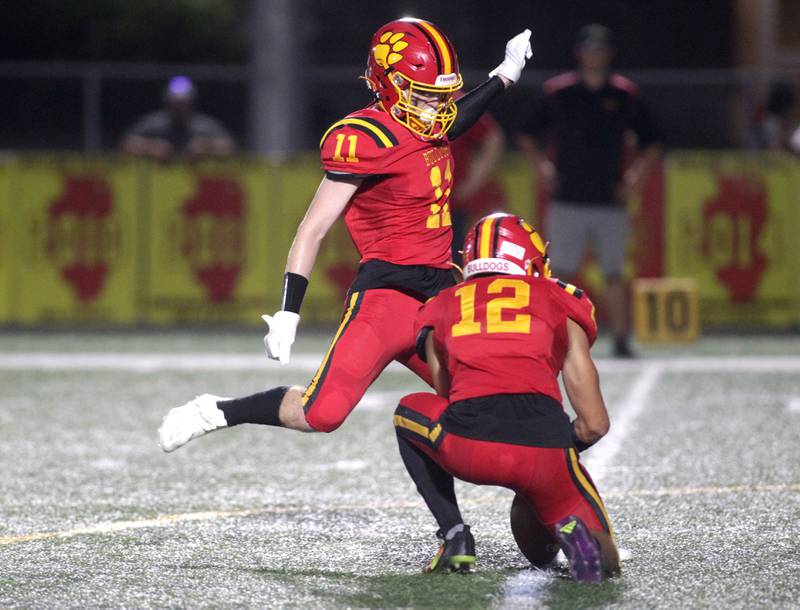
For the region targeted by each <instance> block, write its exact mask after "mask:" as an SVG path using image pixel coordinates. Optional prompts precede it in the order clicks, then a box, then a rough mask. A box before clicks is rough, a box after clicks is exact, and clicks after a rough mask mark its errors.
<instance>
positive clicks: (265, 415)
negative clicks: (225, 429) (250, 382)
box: [217, 385, 289, 426]
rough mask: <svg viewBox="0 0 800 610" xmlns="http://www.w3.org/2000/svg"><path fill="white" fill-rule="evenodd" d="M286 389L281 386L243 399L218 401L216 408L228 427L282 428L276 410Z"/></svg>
mask: <svg viewBox="0 0 800 610" xmlns="http://www.w3.org/2000/svg"><path fill="white" fill-rule="evenodd" d="M288 389H289V388H288V387H287V386H285V385H283V386H279V387H277V388H272V389H271V390H267V391H266V392H259V393H258V394H251V395H250V396H245V397H244V398H233V399H231V400H220V401H218V402H217V407H218V408H219V410H220V411H222V412H223V413H224V414H225V421H226V422H228V425H229V426H236V425H238V424H264V425H266V426H282V424H281V420H280V419H279V418H278V409H279V408H280V406H281V400H283V397H284V395H285V394H286V391H287V390H288Z"/></svg>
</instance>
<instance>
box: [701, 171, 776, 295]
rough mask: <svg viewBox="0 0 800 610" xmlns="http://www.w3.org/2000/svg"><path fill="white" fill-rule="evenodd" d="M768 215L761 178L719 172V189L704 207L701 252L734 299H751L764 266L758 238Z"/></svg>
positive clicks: (765, 192) (763, 256)
mask: <svg viewBox="0 0 800 610" xmlns="http://www.w3.org/2000/svg"><path fill="white" fill-rule="evenodd" d="M766 218H767V189H766V187H765V186H764V183H763V181H761V180H759V179H757V178H753V177H746V176H722V177H720V178H719V192H718V193H717V195H716V197H714V198H712V199H708V200H706V202H705V206H704V208H703V220H704V227H703V254H704V255H705V256H706V257H708V258H709V259H710V260H711V264H712V266H713V268H714V270H715V273H716V276H717V278H719V281H720V282H722V283H723V284H724V285H725V286H726V287H727V288H728V291H729V292H730V294H731V298H732V300H733V301H734V302H736V303H742V302H746V301H751V300H752V299H753V298H754V297H755V294H756V291H757V290H758V284H759V282H760V281H761V276H762V275H763V274H764V270H765V268H766V266H767V257H766V256H765V254H764V253H763V252H762V250H761V248H760V247H759V240H760V237H761V233H762V231H763V229H764V223H765V222H766Z"/></svg>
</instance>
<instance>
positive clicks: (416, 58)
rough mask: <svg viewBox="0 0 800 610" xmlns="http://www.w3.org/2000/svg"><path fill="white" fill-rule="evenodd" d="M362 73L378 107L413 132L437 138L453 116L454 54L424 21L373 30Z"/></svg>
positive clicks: (456, 74) (459, 80)
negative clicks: (379, 105) (378, 104)
mask: <svg viewBox="0 0 800 610" xmlns="http://www.w3.org/2000/svg"><path fill="white" fill-rule="evenodd" d="M364 77H365V78H366V80H367V83H368V85H369V88H370V89H371V90H372V91H373V92H374V93H375V97H376V99H377V101H378V102H379V103H380V104H381V106H383V108H384V110H386V111H387V112H388V113H389V114H390V115H391V117H392V118H393V119H394V120H395V121H397V122H398V123H400V124H402V125H405V126H406V127H407V128H408V129H410V130H411V131H412V132H414V133H415V134H417V135H418V136H421V137H423V138H426V139H438V138H442V137H443V136H444V135H445V134H446V133H447V130H448V129H450V126H451V125H452V124H453V121H454V120H455V118H456V112H457V109H456V105H455V103H454V101H453V92H454V91H457V90H458V89H460V88H461V86H462V85H463V83H464V81H463V80H462V78H461V73H460V72H459V71H458V58H457V57H456V52H455V50H454V49H453V45H452V44H450V41H449V40H447V37H446V36H445V35H444V34H443V33H442V31H441V30H440V29H439V28H438V27H436V26H435V25H433V24H432V23H430V22H428V21H423V20H422V19H413V18H410V17H409V18H406V19H398V20H396V21H390V22H389V23H387V24H386V25H384V26H383V27H382V28H380V29H379V30H378V31H377V32H375V35H374V36H373V37H372V42H371V44H370V49H369V58H368V59H367V71H366V73H365V75H364Z"/></svg>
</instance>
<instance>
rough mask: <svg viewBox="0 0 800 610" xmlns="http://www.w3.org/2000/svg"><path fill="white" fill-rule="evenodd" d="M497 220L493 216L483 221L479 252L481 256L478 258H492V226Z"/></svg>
mask: <svg viewBox="0 0 800 610" xmlns="http://www.w3.org/2000/svg"><path fill="white" fill-rule="evenodd" d="M494 221H495V219H494V218H492V217H491V216H490V217H489V218H487V219H486V220H484V221H483V224H481V233H480V235H481V239H480V248H479V249H478V252H479V253H480V256H479V257H478V258H491V257H492V254H493V253H492V252H490V250H489V248H490V246H491V243H492V225H493V224H494Z"/></svg>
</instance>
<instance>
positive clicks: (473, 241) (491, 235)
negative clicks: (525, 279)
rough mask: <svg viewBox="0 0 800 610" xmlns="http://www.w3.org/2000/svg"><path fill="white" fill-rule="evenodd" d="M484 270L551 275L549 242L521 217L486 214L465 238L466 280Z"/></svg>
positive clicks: (508, 273)
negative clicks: (548, 252)
mask: <svg viewBox="0 0 800 610" xmlns="http://www.w3.org/2000/svg"><path fill="white" fill-rule="evenodd" d="M481 273H503V274H507V275H532V276H534V277H550V258H549V257H548V256H547V244H546V243H545V241H544V240H543V239H542V236H541V235H539V234H538V233H537V232H536V229H534V228H533V227H532V226H531V225H529V224H528V223H527V222H525V221H524V220H523V219H522V218H520V217H519V216H514V215H513V214H503V213H498V214H490V215H489V216H484V217H483V218H481V219H480V220H479V221H478V222H476V223H475V226H473V227H472V229H470V232H469V233H468V234H467V237H466V239H465V240H464V279H467V278H469V277H471V276H473V275H478V274H481Z"/></svg>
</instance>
